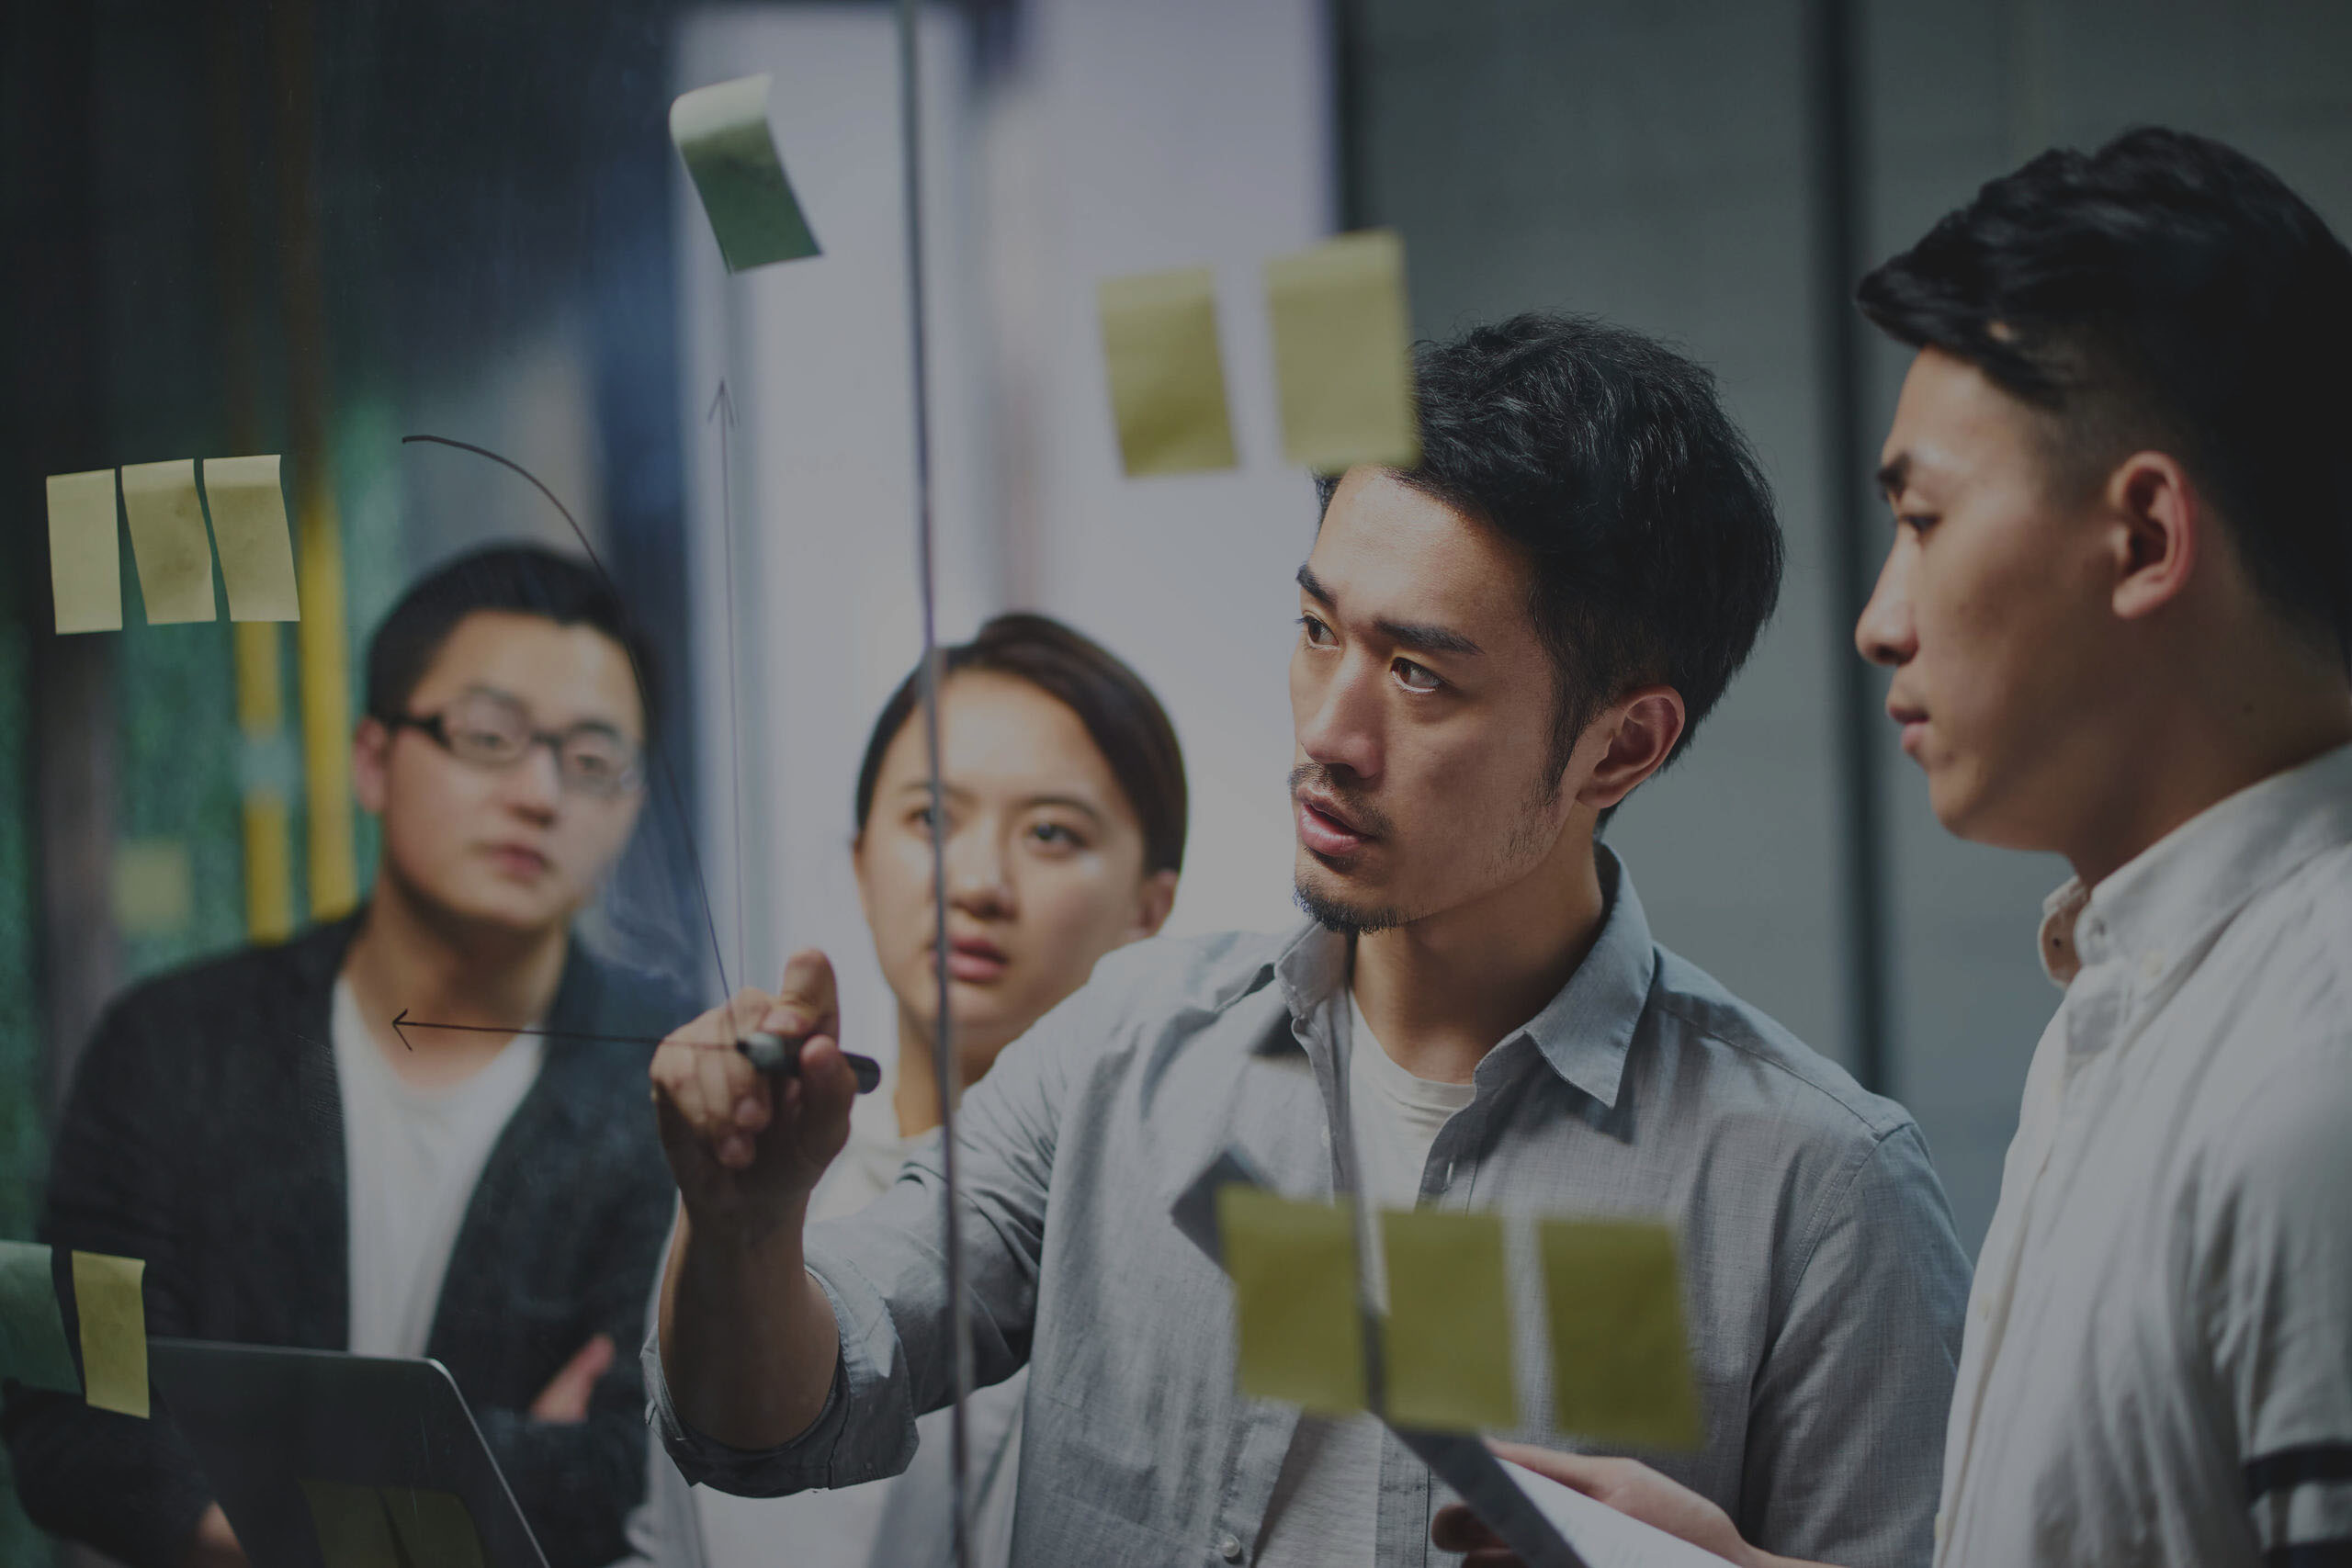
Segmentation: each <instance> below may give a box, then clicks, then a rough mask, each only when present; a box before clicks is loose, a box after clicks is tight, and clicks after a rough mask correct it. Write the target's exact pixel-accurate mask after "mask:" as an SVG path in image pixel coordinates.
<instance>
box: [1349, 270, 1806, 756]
mask: <svg viewBox="0 0 2352 1568" xmlns="http://www.w3.org/2000/svg"><path fill="white" fill-rule="evenodd" d="M1414 360H1415V365H1414V368H1415V383H1416V394H1417V400H1418V403H1419V423H1420V437H1421V457H1420V462H1419V465H1418V466H1417V467H1415V468H1411V469H1410V470H1406V471H1400V472H1399V473H1398V474H1397V478H1398V479H1401V480H1403V481H1404V482H1405V483H1407V484H1408V485H1411V486H1413V487H1414V488H1415V489H1417V490H1419V491H1424V492H1426V493H1428V494H1430V495H1431V496H1434V497H1436V498H1437V499H1438V500H1440V501H1442V502H1445V503H1446V504H1448V505H1449V506H1453V507H1456V508H1458V509H1460V510H1461V511H1463V512H1464V513H1468V514H1469V515H1471V516H1473V517H1476V518H1477V519H1479V520H1481V521H1482V522H1485V523H1487V524H1488V525H1492V526H1493V527H1494V528H1496V529H1498V531H1500V532H1501V533H1502V534H1503V535H1504V536H1506V537H1508V538H1509V539H1510V540H1511V541H1512V542H1513V543H1514V544H1516V545H1518V546H1519V547H1521V549H1523V550H1524V551H1526V552H1527V555H1528V556H1529V558H1530V559H1531V561H1532V567H1533V570H1532V581H1531V582H1530V584H1529V599H1528V612H1529V615H1530V616H1531V618H1532V620H1533V622H1534V626H1535V630H1536V634H1537V636H1539V637H1541V638H1542V639H1543V642H1544V648H1545V649H1546V651H1548V652H1549V653H1550V654H1551V656H1552V664H1553V671H1554V702H1553V728H1552V757H1551V775H1552V777H1553V778H1554V779H1555V780H1556V778H1557V777H1558V774H1559V773H1560V771H1561V770H1562V769H1564V768H1566V766H1567V763H1568V757H1569V755H1570V753H1571V752H1572V751H1573V750H1575V747H1576V741H1577V736H1578V735H1580V734H1581V733H1582V732H1583V729H1584V727H1585V725H1587V724H1588V723H1589V722H1590V721H1591V718H1592V716H1593V715H1594V713H1596V712H1597V711H1598V710H1599V709H1600V708H1601V707H1602V706H1604V705H1607V704H1608V703H1609V702H1610V701H1611V700H1612V699H1613V698H1615V697H1616V696H1617V695H1618V694H1620V693H1623V692H1624V691H1625V690H1627V689H1629V688H1630V687H1633V686H1635V685H1639V684H1642V683H1644V682H1652V681H1656V682H1664V683H1665V684H1667V685H1669V686H1672V687H1673V688H1674V689H1675V690H1676V691H1677V692H1679V693H1680V694H1681V696H1682V706H1683V714H1684V721H1683V729H1682V734H1681V736H1680V737H1679V739H1677V740H1676V742H1675V748H1674V750H1673V751H1672V752H1670V753H1668V761H1672V760H1673V759H1674V758H1675V757H1677V756H1679V755H1680V754H1681V751H1682V749H1683V748H1684V747H1685V746H1687V745H1689V744H1690V741H1691V735H1692V734H1693V733H1694V732H1695V731H1696V730H1697V729H1698V728H1699V721H1700V720H1701V719H1702V718H1704V717H1705V716H1707V713H1708V711H1709V710H1710V709H1712V708H1713V706H1714V705H1715V703H1716V701H1717V699H1719V698H1720V697H1722V695H1723V694H1724V688H1725V687H1727V686H1728V685H1730V684H1731V678H1732V676H1733V675H1734V674H1735V673H1736V671H1738V669H1739V667H1740V665H1741V664H1742V663H1743V662H1745V661H1746V660H1747V655H1748V651H1749V649H1752V648H1754V647H1755V644H1756V637H1757V634H1758V632H1759V631H1761V630H1762V629H1763V626H1764V623H1765V622H1766V621H1767V620H1769V619H1770V616H1771V614H1772V607H1773V605H1774V604H1776V603H1777V602H1778V601H1779V598H1780V593H1781V525H1780V522H1779V519H1778V518H1777V517H1776V516H1775V514H1774V513H1773V508H1772V491H1771V487H1770V485H1769V484H1767V483H1766V482H1765V479H1764V473H1763V469H1762V468H1761V467H1760V466H1759V465H1758V462H1757V460H1756V455H1755V453H1754V452H1753V451H1752V450H1751V449H1750V448H1749V446H1748V445H1747V437H1745V436H1744V435H1742V434H1740V432H1739V429H1738V427H1737V426H1736V425H1735V424H1733V423H1732V422H1731V419H1730V416H1729V415H1727V414H1725V413H1724V409H1723V405H1722V403H1721V402H1720V401H1719V400H1717V397H1716V393H1715V383H1714V378H1713V376H1711V375H1709V374H1708V373H1707V371H1706V370H1704V369H1703V368H1702V367H1699V366H1698V365H1695V364H1693V363H1692V362H1691V361H1690V360H1689V359H1686V358H1684V357H1683V356H1682V355H1679V354H1677V353H1675V352H1674V351H1673V350H1672V349H1669V348H1668V347H1666V346H1665V345H1664V344H1660V343H1657V342H1656V341H1654V340H1652V339H1650V338H1647V337H1645V336H1643V335H1642V334H1641V333H1635V332H1631V331H1628V330H1626V329H1625V328H1623V327H1616V326H1611V325H1610V324H1608V323H1607V322H1604V321H1598V320H1595V319H1594V318H1592V317H1589V316H1576V315H1552V314H1542V313H1530V314H1527V315H1520V316H1514V317H1512V318H1511V319H1510V320H1509V321H1501V322H1498V323H1496V324H1494V325H1491V326H1483V327H1477V328H1474V329H1472V330H1471V331H1470V332H1468V333H1464V334H1463V335H1462V336H1461V337H1459V338H1456V339H1454V340H1453V342H1451V343H1444V344H1431V343H1423V344H1418V345H1417V346H1416V348H1415V351H1414ZM1320 484H1321V490H1322V495H1323V502H1324V504H1325V506H1327V507H1328V506H1329V504H1330V501H1331V494H1332V492H1333V491H1334V490H1336V489H1337V487H1338V479H1336V478H1330V477H1327V478H1326V479H1323V480H1321V481H1320Z"/></svg>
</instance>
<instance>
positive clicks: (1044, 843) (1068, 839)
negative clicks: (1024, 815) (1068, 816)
mask: <svg viewBox="0 0 2352 1568" xmlns="http://www.w3.org/2000/svg"><path fill="white" fill-rule="evenodd" d="M1029 837H1030V839H1031V840H1032V841H1033V842H1035V843H1036V844H1037V845H1038V846H1039V847H1040V848H1043V849H1046V850H1051V851H1053V852H1057V853H1064V852H1069V851H1071V850H1080V849H1084V848H1085V847H1086V839H1085V836H1084V835H1082V834H1081V833H1080V832H1079V830H1078V829H1075V828H1073V827H1071V826H1070V825H1069V823H1067V822H1053V821H1040V822H1032V823H1031V824H1029Z"/></svg>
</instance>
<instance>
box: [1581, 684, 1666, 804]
mask: <svg viewBox="0 0 2352 1568" xmlns="http://www.w3.org/2000/svg"><path fill="white" fill-rule="evenodd" d="M1683 721H1684V710H1683V706H1682V694H1681V693H1679V692H1678V691H1676V690H1675V689H1674V688H1673V687H1671V686H1637V687H1635V688H1634V690H1633V691H1630V692H1628V693H1626V694H1624V695H1623V696H1622V697H1620V698H1618V699H1617V701H1615V702H1613V703H1611V705H1609V706H1608V707H1607V708H1605V709H1603V710H1602V711H1601V713H1600V716H1599V717H1598V718H1596V719H1594V720H1593V722H1592V724H1591V726H1590V727H1589V728H1587V729H1586V730H1585V733H1584V739H1583V741H1581V742H1580V743H1579V745H1578V750H1583V749H1584V747H1586V746H1591V745H1594V744H1596V743H1598V744H1600V746H1601V747H1602V748H1603V750H1602V751H1601V755H1600V761H1598V762H1596V763H1594V764H1593V769H1592V772H1591V773H1589V774H1588V775H1587V776H1586V778H1585V781H1584V787H1583V788H1582V789H1579V790H1578V791H1577V800H1578V801H1579V802H1580V803H1581V804H1583V805H1586V806H1589V807H1592V808H1593V809H1594V810H1596V811H1606V810H1608V809H1609V808H1610V807H1612V806H1614V805H1616V804H1617V803H1618V802H1619V801H1621V800H1623V799H1624V798H1625V797H1626V796H1627V795H1631V794H1633V793H1634V785H1636V784H1640V783H1641V782H1642V781H1643V780H1644V779H1645V778H1648V777H1649V776H1650V775H1651V774H1652V773H1656V772H1657V771H1658V770H1659V769H1660V768H1662V767H1664V766H1666V760H1667V758H1668V757H1670V756H1672V755H1673V754H1674V743H1675V742H1676V741H1677V740H1679V739H1682V726H1683Z"/></svg>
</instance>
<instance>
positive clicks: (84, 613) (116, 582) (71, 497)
mask: <svg viewBox="0 0 2352 1568" xmlns="http://www.w3.org/2000/svg"><path fill="white" fill-rule="evenodd" d="M49 587H50V592H51V595H52V597H53V598H54V599H55V601H56V604H57V629H58V630H59V631H61V632H119V631H120V630H122V545H121V543H120V540H119V536H117V534H116V533H115V527H114V470H113V469H112V468H96V469H93V470H92V471H91V472H89V473H86V474H51V475H50V476H49Z"/></svg>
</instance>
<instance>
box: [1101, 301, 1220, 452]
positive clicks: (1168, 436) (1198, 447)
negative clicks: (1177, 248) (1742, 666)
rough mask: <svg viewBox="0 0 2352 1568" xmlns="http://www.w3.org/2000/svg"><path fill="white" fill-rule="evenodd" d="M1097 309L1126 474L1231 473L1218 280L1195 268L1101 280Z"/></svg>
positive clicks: (1105, 365)
mask: <svg viewBox="0 0 2352 1568" xmlns="http://www.w3.org/2000/svg"><path fill="white" fill-rule="evenodd" d="M1095 308H1096V310H1097V312H1098V313H1099V314H1100V315H1101V317H1102V321H1103V365H1104V367H1105V368H1106V369H1107V370H1108V371H1109V372H1110V380H1111V412H1112V414H1113V416H1114V418H1115V419H1116V420H1117V422H1118V426H1119V458H1120V461H1121V463H1122V464H1123V465H1124V466H1125V468H1126V471H1127V476H1128V477H1129V478H1130V479H1135V478H1140V477H1141V476H1143V475H1146V474H1190V473H1198V472H1200V471H1202V470H1203V469H1207V468H1232V467H1233V466H1234V462H1235V458H1234V452H1233V423H1232V420H1231V419H1230V418H1229V417H1228V415H1227V412H1226V406H1225V362H1224V360H1223V359H1221V358H1220V357H1219V356H1218V354H1217V345H1216V273H1214V272H1213V271H1211V270H1210V269H1209V268H1207V267H1204V266H1199V267H1187V268H1185V269H1183V270H1182V271H1178V272H1150V273H1141V274H1137V275H1136V276H1132V277H1110V278H1105V279H1103V282H1102V283H1101V284H1100V285H1099V286H1098V287H1097V288H1096V289H1095Z"/></svg>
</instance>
